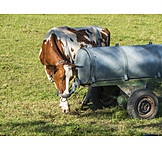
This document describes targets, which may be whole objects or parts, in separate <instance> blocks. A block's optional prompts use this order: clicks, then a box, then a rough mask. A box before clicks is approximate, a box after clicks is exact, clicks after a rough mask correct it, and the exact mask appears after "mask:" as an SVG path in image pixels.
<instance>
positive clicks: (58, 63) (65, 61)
mask: <svg viewBox="0 0 162 162" xmlns="http://www.w3.org/2000/svg"><path fill="white" fill-rule="evenodd" d="M62 62H66V61H65V60H61V61H59V62H58V63H57V64H56V66H57V65H59V64H60V63H62Z"/></svg>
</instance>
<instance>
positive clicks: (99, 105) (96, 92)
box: [91, 86, 119, 110]
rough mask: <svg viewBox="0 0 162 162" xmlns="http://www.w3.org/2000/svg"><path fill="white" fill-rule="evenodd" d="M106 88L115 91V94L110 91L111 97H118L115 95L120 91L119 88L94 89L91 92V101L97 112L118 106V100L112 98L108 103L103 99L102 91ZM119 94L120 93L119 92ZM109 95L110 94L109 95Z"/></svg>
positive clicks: (93, 108)
mask: <svg viewBox="0 0 162 162" xmlns="http://www.w3.org/2000/svg"><path fill="white" fill-rule="evenodd" d="M104 88H111V89H114V92H112V91H110V93H111V95H117V94H115V93H116V92H115V91H119V88H118V87H117V86H111V87H110V86H109V87H108V86H107V87H93V88H92V91H91V101H92V102H93V105H94V107H92V108H91V109H92V110H97V109H103V108H107V107H110V106H115V105H116V104H117V99H114V98H111V97H110V100H109V101H108V102H104V101H103V100H102V99H101V96H100V94H101V91H102V90H104ZM117 93H118V92H117ZM107 95H109V94H107Z"/></svg>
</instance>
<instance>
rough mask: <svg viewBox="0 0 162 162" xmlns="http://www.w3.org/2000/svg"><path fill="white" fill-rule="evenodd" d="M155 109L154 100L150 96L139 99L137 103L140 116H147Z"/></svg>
mask: <svg viewBox="0 0 162 162" xmlns="http://www.w3.org/2000/svg"><path fill="white" fill-rule="evenodd" d="M153 109H154V101H153V99H152V98H150V97H148V96H147V97H143V98H141V99H140V100H139V102H138V105H137V112H138V114H139V116H142V117H145V116H146V117H147V116H149V114H150V113H151V112H152V111H153Z"/></svg>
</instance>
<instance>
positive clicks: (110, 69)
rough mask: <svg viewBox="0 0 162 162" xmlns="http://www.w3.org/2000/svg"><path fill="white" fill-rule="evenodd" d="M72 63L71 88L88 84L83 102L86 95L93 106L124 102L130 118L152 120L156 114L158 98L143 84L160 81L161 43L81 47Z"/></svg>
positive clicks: (161, 69) (161, 71) (86, 99)
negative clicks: (73, 73)
mask: <svg viewBox="0 0 162 162" xmlns="http://www.w3.org/2000/svg"><path fill="white" fill-rule="evenodd" d="M75 65H76V74H77V79H76V82H75V83H74V84H73V87H74V89H75V87H76V86H78V85H83V86H85V85H89V89H88V93H87V95H86V97H85V98H84V101H83V104H86V103H87V102H88V100H89V98H91V101H92V102H93V104H94V109H98V108H104V107H109V106H114V105H115V104H116V103H118V104H119V105H124V104H126V103H127V111H128V114H129V116H130V117H131V118H139V119H153V118H154V117H155V116H156V115H157V113H158V109H159V102H158V98H157V96H156V95H155V94H154V93H153V92H152V91H151V90H149V89H147V84H148V83H149V82H161V81H162V45H161V44H160V45H152V43H151V42H149V44H148V45H132V46H119V45H118V44H116V46H113V47H92V48H86V47H84V48H82V49H80V50H79V51H78V52H77V54H76V58H75ZM78 87H79V86H78Z"/></svg>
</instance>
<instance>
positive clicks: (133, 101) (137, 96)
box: [127, 89, 159, 119]
mask: <svg viewBox="0 0 162 162" xmlns="http://www.w3.org/2000/svg"><path fill="white" fill-rule="evenodd" d="M146 97H148V98H150V99H152V101H153V103H154V106H152V107H154V108H153V110H152V112H151V113H150V114H149V113H148V116H147V115H146V116H145V115H140V113H138V110H137V109H138V108H137V107H138V104H139V103H140V101H141V100H142V98H146ZM158 110H159V101H158V98H157V96H156V95H155V94H154V93H153V92H152V91H150V90H148V89H140V90H137V91H135V92H134V93H133V94H132V95H131V96H130V98H129V100H128V103H127V111H128V114H129V116H130V117H131V118H133V119H135V118H138V119H153V118H154V117H155V116H156V115H157V113H158Z"/></svg>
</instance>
